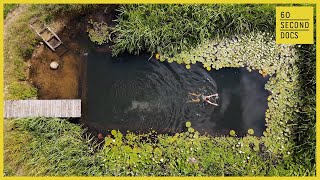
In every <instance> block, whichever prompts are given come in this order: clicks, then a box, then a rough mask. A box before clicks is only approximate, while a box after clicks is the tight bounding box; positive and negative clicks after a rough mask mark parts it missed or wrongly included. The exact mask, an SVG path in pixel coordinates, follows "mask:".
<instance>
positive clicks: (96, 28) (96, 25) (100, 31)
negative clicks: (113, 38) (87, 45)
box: [87, 19, 110, 45]
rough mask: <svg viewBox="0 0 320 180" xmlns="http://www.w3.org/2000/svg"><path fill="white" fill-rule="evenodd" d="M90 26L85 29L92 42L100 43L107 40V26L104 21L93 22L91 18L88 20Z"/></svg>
mask: <svg viewBox="0 0 320 180" xmlns="http://www.w3.org/2000/svg"><path fill="white" fill-rule="evenodd" d="M88 23H89V24H90V25H91V26H92V27H91V28H89V29H88V30H87V32H88V34H89V38H90V40H91V41H92V42H94V43H97V44H99V45H102V44H104V43H108V42H109V34H110V33H109V27H108V24H107V23H105V22H95V21H93V20H92V19H91V20H90V21H89V22H88Z"/></svg>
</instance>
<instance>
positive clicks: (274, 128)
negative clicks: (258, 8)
mask: <svg viewBox="0 0 320 180" xmlns="http://www.w3.org/2000/svg"><path fill="white" fill-rule="evenodd" d="M162 57H163V58H164V59H165V60H166V61H168V62H179V61H180V63H185V64H186V65H188V64H189V63H190V62H191V63H195V62H201V63H202V64H203V67H204V68H206V69H207V70H210V69H211V68H213V69H216V70H218V69H221V68H224V67H246V68H247V69H248V70H249V71H252V70H257V71H259V72H260V74H261V75H262V76H264V77H265V76H267V75H268V76H269V77H270V78H269V81H268V82H267V83H266V85H265V89H266V90H268V91H269V92H270V93H271V95H270V96H269V97H268V107H269V108H268V109H267V111H266V115H265V120H266V126H267V129H266V131H265V132H264V133H263V134H264V136H263V137H262V138H261V139H260V140H259V141H260V142H261V143H263V144H264V146H265V147H266V148H267V149H268V150H269V151H270V152H272V154H274V155H276V156H283V157H284V158H289V157H291V156H290V152H292V151H293V147H294V144H295V142H294V140H293V139H292V138H290V137H291V135H292V132H293V131H294V123H295V122H294V121H295V119H296V118H297V108H298V107H300V106H301V105H300V103H301V102H302V100H301V96H300V93H301V91H300V87H299V84H300V83H301V82H299V79H298V76H299V69H298V67H297V61H298V60H299V56H298V53H297V49H296V48H295V47H294V45H278V44H276V43H275V40H274V37H273V36H272V35H271V34H269V33H263V32H252V33H249V34H241V35H237V36H233V37H232V38H217V39H211V40H207V41H205V42H204V43H202V44H200V45H198V46H197V47H194V48H192V49H190V50H188V51H182V52H181V53H179V54H176V55H175V56H173V57H170V55H169V54H163V55H162ZM181 60H182V61H183V62H181ZM231 133H232V135H233V132H231V131H230V135H231ZM248 134H249V135H252V134H254V131H253V129H249V130H248ZM232 135H231V136H232ZM245 138H246V137H245ZM242 151H243V150H242Z"/></svg>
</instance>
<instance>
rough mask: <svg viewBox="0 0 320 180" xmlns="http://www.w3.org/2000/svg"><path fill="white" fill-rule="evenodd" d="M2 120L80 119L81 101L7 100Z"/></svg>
mask: <svg viewBox="0 0 320 180" xmlns="http://www.w3.org/2000/svg"><path fill="white" fill-rule="evenodd" d="M4 107H5V109H4V112H5V114H4V118H22V117H37V116H38V117H39V116H41V117H81V99H63V100H7V101H5V102H4Z"/></svg>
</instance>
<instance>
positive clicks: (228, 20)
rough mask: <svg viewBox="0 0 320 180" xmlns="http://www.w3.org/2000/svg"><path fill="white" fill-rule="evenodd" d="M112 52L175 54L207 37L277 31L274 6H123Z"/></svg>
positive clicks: (120, 9) (120, 10) (114, 53)
mask: <svg viewBox="0 0 320 180" xmlns="http://www.w3.org/2000/svg"><path fill="white" fill-rule="evenodd" d="M119 12H120V15H119V17H118V19H117V20H116V22H117V25H116V26H115V29H114V32H115V33H116V35H117V36H116V39H115V40H114V43H115V45H114V46H113V48H112V52H113V55H118V54H120V53H122V52H124V51H128V52H129V53H133V54H139V53H140V52H141V51H145V50H146V51H148V52H151V53H155V52H160V54H168V55H169V56H171V55H175V54H176V53H179V52H181V51H184V50H188V49H189V48H190V47H193V46H195V45H197V44H199V43H201V42H203V41H204V40H206V39H208V38H212V37H217V36H229V35H231V34H239V33H245V32H251V31H255V30H263V31H271V32H273V31H274V26H275V5H260V4H259V5H247V4H246V5H244V4H239V5H224V4H210V5H203V4H201V5H200V4H192V5H191V4H190V5H189V4H188V5H187V4H185V5H177V4H170V5H168V4H166V5H154V4H148V5H121V6H120V8H119Z"/></svg>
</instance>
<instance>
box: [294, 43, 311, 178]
mask: <svg viewBox="0 0 320 180" xmlns="http://www.w3.org/2000/svg"><path fill="white" fill-rule="evenodd" d="M298 50H299V55H300V61H299V63H298V66H299V69H300V75H299V81H300V82H301V85H300V88H301V97H302V99H303V101H302V102H301V108H299V110H298V118H297V125H296V130H295V134H294V135H295V136H294V138H295V141H296V143H297V146H296V147H295V150H296V151H295V153H296V154H295V156H294V157H295V159H296V161H297V163H300V164H303V165H304V166H305V167H306V168H307V169H309V171H311V172H314V174H315V163H316V159H315V151H316V46H315V45H302V46H301V47H300V48H298Z"/></svg>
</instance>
